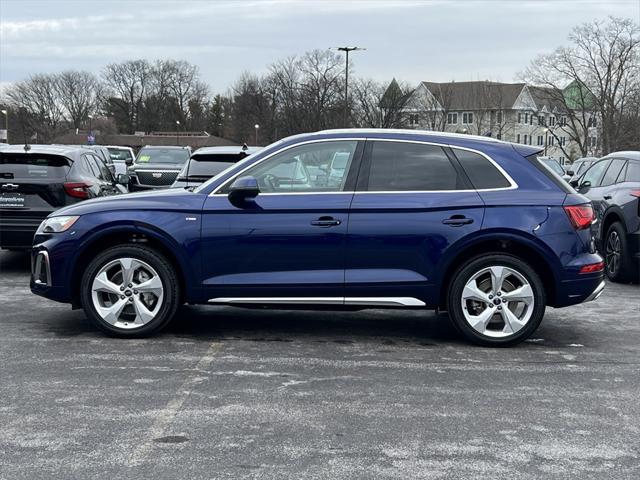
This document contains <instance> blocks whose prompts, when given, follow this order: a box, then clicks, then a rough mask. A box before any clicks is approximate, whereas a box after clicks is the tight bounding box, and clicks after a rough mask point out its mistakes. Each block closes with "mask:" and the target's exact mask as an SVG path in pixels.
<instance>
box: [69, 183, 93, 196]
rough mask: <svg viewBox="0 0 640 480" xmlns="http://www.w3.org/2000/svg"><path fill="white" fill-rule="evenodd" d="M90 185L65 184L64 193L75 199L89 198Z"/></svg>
mask: <svg viewBox="0 0 640 480" xmlns="http://www.w3.org/2000/svg"><path fill="white" fill-rule="evenodd" d="M90 186H91V184H90V183H86V182H65V184H64V191H65V192H67V195H69V196H71V197H75V198H89V190H88V189H89V187H90Z"/></svg>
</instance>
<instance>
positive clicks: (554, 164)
mask: <svg viewBox="0 0 640 480" xmlns="http://www.w3.org/2000/svg"><path fill="white" fill-rule="evenodd" d="M538 160H540V162H542V164H543V165H545V166H547V167H549V168H550V169H551V170H553V171H554V172H555V173H557V174H558V175H559V176H560V178H562V179H563V180H564V181H566V182H568V181H569V180H570V179H571V176H572V175H573V171H569V172H567V171H565V169H564V167H563V166H562V165H560V162H558V161H557V160H556V159H555V158H549V157H538Z"/></svg>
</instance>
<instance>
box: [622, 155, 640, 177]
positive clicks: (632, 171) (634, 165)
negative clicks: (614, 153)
mask: <svg viewBox="0 0 640 480" xmlns="http://www.w3.org/2000/svg"><path fill="white" fill-rule="evenodd" d="M625 180H626V181H627V182H640V162H633V161H631V160H629V164H628V165H627V176H626V177H625Z"/></svg>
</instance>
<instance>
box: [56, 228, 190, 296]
mask: <svg viewBox="0 0 640 480" xmlns="http://www.w3.org/2000/svg"><path fill="white" fill-rule="evenodd" d="M126 244H132V245H145V246H147V247H150V248H153V249H154V250H156V251H158V252H159V253H161V254H162V255H163V256H164V257H165V258H166V259H167V261H168V262H169V263H170V264H171V266H172V267H173V268H174V270H175V272H176V276H177V277H178V281H179V282H180V284H181V285H183V286H184V287H185V288H182V289H181V290H180V292H181V293H180V295H181V298H180V302H181V303H183V302H185V301H186V300H187V298H188V291H187V290H188V289H189V288H190V285H191V282H190V278H193V277H192V276H191V275H190V273H192V272H190V270H191V268H190V267H189V265H188V262H187V261H186V260H185V259H183V258H181V256H180V255H179V254H178V253H176V252H179V251H180V246H179V244H178V243H177V242H176V241H175V240H174V239H173V238H171V237H170V236H169V235H168V234H167V233H165V232H163V231H161V230H159V229H158V228H156V227H154V226H152V225H148V224H142V223H140V222H130V223H118V224H113V225H109V226H106V227H105V228H101V229H100V230H99V231H96V232H94V233H92V234H91V236H90V237H89V238H87V239H86V240H85V241H84V242H83V244H82V245H81V247H80V248H79V249H78V251H77V253H76V255H75V258H74V260H73V262H72V264H71V268H70V272H69V275H70V276H69V284H70V285H71V299H72V304H73V305H74V306H79V305H80V283H81V280H82V272H83V270H84V268H86V266H87V265H88V264H89V262H90V261H91V259H92V258H93V257H95V255H96V254H97V253H99V252H101V251H104V250H105V249H107V248H110V247H114V246H116V245H126Z"/></svg>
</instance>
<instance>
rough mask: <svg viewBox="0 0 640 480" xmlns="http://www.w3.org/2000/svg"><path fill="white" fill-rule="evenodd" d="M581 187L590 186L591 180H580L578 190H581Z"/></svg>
mask: <svg viewBox="0 0 640 480" xmlns="http://www.w3.org/2000/svg"><path fill="white" fill-rule="evenodd" d="M583 188H591V182H590V181H589V180H587V181H586V182H582V183H581V184H580V190H582V189H583Z"/></svg>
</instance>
